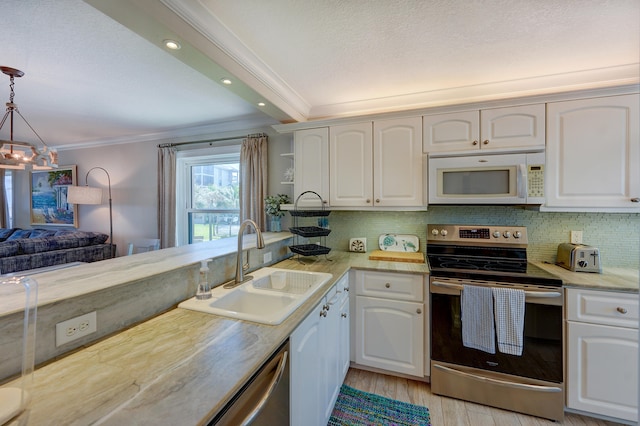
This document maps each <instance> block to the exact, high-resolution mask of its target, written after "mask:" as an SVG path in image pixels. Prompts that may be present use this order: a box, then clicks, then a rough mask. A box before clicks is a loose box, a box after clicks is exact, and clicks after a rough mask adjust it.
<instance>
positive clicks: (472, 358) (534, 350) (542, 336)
mask: <svg viewBox="0 0 640 426" xmlns="http://www.w3.org/2000/svg"><path fill="white" fill-rule="evenodd" d="M463 284H464V280H460V279H452V278H438V277H431V284H430V290H431V359H432V360H433V361H441V362H444V363H447V364H455V365H460V366H466V367H472V368H477V369H480V370H487V371H491V372H497V373H504V374H509V375H513V376H518V377H527V378H530V379H535V380H541V381H544V382H553V383H562V382H563V345H562V342H563V338H562V336H563V334H562V330H563V327H562V302H563V292H562V288H553V287H550V288H548V289H546V288H544V289H542V290H540V289H536V290H535V291H534V290H532V289H531V288H530V287H526V286H522V285H513V286H511V285H510V287H515V288H519V287H520V288H523V289H525V291H526V300H525V325H524V347H523V351H522V355H521V356H516V355H510V354H503V353H501V352H500V351H498V350H496V353H495V354H490V353H487V352H484V351H481V350H478V349H472V348H467V347H465V346H464V345H463V344H462V323H461V311H460V295H461V288H462V285H463ZM468 284H472V285H479V282H478V281H473V282H469V283H468ZM484 284H485V285H491V284H492V283H484ZM495 285H504V283H502V284H495Z"/></svg>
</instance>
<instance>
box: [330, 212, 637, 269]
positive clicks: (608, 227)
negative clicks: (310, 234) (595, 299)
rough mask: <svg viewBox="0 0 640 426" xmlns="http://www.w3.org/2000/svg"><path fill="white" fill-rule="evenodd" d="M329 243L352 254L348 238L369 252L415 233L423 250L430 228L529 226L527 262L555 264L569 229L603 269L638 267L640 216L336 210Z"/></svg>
mask: <svg viewBox="0 0 640 426" xmlns="http://www.w3.org/2000/svg"><path fill="white" fill-rule="evenodd" d="M328 219H329V227H330V228H331V230H332V231H331V234H329V236H328V237H327V245H328V246H329V247H333V248H336V249H340V250H348V247H349V239H350V238H354V237H365V238H366V239H367V251H372V250H375V249H377V248H378V236H379V235H380V234H383V233H396V234H415V235H418V237H420V251H424V244H425V242H426V235H427V224H429V223H444V224H449V223H450V224H468V225H505V226H508V225H513V226H526V227H527V232H528V234H529V247H528V250H527V253H528V257H529V260H536V261H549V262H554V261H555V258H556V251H557V247H558V244H560V243H563V242H569V234H570V231H582V232H583V243H584V244H588V245H592V246H595V247H598V248H599V249H600V256H601V258H602V264H603V265H604V266H605V267H607V266H608V267H624V268H635V269H637V268H638V267H639V264H640V214H637V213H550V212H538V211H535V210H527V209H525V208H522V207H508V206H504V207H501V206H429V211H426V212H403V211H397V212H394V211H391V212H389V211H385V212H380V211H332V212H331V214H330V215H329V217H328Z"/></svg>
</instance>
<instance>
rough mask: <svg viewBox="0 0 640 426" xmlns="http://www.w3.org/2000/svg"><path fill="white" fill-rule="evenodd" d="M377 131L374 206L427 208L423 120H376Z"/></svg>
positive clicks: (374, 155) (375, 135)
mask: <svg viewBox="0 0 640 426" xmlns="http://www.w3.org/2000/svg"><path fill="white" fill-rule="evenodd" d="M373 130H374V133H373V135H374V136H373V194H374V202H373V205H374V206H375V207H378V206H379V207H388V206H399V207H413V206H416V207H420V206H422V205H424V200H423V190H422V186H423V180H424V179H423V173H422V119H421V118H420V117H411V118H402V119H397V120H381V121H375V122H374V123H373Z"/></svg>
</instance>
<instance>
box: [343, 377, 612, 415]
mask: <svg viewBox="0 0 640 426" xmlns="http://www.w3.org/2000/svg"><path fill="white" fill-rule="evenodd" d="M344 383H345V384H346V385H347V386H351V387H352V388H356V389H360V390H362V391H365V392H369V393H375V394H377V395H381V396H384V397H387V398H392V399H397V400H399V401H404V402H409V403H412V404H416V405H422V406H426V407H427V408H429V413H430V414H431V424H432V425H433V426H490V425H496V426H507V425H508V426H538V425H571V426H575V425H580V426H613V425H619V423H613V422H607V421H604V420H598V419H594V418H591V417H585V416H579V415H576V414H565V417H564V421H562V422H552V421H549V420H545V419H540V418H538V417H531V416H527V415H524V414H518V413H514V412H511V411H505V410H500V409H498V408H491V407H486V406H484V405H479V404H474V403H472V402H466V401H461V400H458V399H454V398H447V397H444V396H439V395H434V394H432V393H431V387H430V385H429V383H424V382H419V381H415V380H409V379H404V378H400V377H393V376H387V375H384V374H379V373H372V372H369V371H364V370H358V369H355V368H351V369H349V372H348V373H347V377H346V379H345V382H344Z"/></svg>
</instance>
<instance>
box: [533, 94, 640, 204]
mask: <svg viewBox="0 0 640 426" xmlns="http://www.w3.org/2000/svg"><path fill="white" fill-rule="evenodd" d="M639 104H640V95H625V96H611V97H606V98H595V99H583V100H577V101H568V102H555V103H550V104H548V106H547V151H546V152H547V161H546V176H545V181H546V187H545V194H546V203H545V205H546V206H549V207H558V208H570V209H571V208H573V209H574V210H585V211H589V210H591V211H593V210H601V211H608V210H607V208H611V209H614V210H613V211H640V108H639Z"/></svg>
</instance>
